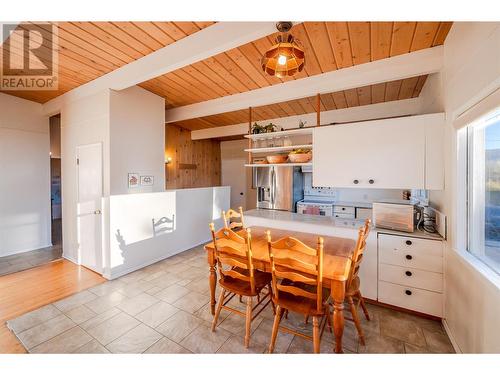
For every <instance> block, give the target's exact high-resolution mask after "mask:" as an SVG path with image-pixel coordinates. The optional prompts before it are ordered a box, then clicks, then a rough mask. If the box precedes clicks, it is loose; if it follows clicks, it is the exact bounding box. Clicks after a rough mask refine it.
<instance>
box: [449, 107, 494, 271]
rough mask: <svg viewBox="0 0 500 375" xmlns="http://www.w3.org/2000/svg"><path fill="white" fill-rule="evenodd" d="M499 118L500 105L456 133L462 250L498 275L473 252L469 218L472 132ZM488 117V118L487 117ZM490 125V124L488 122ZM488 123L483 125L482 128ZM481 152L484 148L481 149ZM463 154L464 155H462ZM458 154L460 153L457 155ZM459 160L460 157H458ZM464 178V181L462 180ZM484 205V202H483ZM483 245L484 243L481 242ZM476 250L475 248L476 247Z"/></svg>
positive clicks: (470, 207) (471, 181) (471, 216)
mask: <svg viewBox="0 0 500 375" xmlns="http://www.w3.org/2000/svg"><path fill="white" fill-rule="evenodd" d="M495 117H496V118H499V119H500V106H497V107H496V108H495V109H493V110H492V111H488V112H487V113H484V114H482V115H480V116H479V117H477V118H476V119H474V120H473V121H471V122H470V123H469V124H468V125H467V126H466V127H465V128H463V133H462V135H461V134H460V131H459V133H458V145H459V148H458V149H459V150H460V149H462V151H463V153H462V155H463V159H462V160H463V162H465V165H464V169H465V171H464V172H465V175H464V179H461V180H462V181H461V182H464V183H465V207H464V211H465V214H466V217H465V220H464V223H463V224H465V233H464V234H465V238H463V237H462V239H461V240H462V241H463V242H464V245H465V246H464V250H465V251H466V253H467V254H470V255H471V256H473V257H474V259H477V260H478V261H480V262H481V263H482V264H483V265H485V266H486V267H487V268H488V269H489V270H491V271H492V272H494V273H495V274H496V275H497V276H500V266H499V267H498V268H497V265H496V264H494V263H493V262H488V261H487V259H485V257H484V256H480V255H479V254H477V252H474V248H475V245H476V244H474V242H473V238H472V237H473V236H472V233H471V232H472V231H473V230H474V228H473V225H472V224H471V220H473V216H474V213H473V209H474V204H473V202H474V164H475V158H474V153H475V151H474V133H475V129H474V128H475V127H477V126H481V124H482V123H484V122H487V121H490V119H491V120H492V119H493V118H495ZM488 118H490V119H488ZM490 125H491V124H490ZM487 126H489V125H484V128H485V129H486V127H487ZM482 151H483V152H484V151H485V149H483V150H482ZM464 154H465V155H464ZM459 156H460V155H459ZM459 162H460V159H459ZM464 180H465V181H464ZM483 203H485V200H483ZM484 206H486V204H484ZM484 242H485V241H484ZM483 246H484V244H483ZM476 250H477V249H476Z"/></svg>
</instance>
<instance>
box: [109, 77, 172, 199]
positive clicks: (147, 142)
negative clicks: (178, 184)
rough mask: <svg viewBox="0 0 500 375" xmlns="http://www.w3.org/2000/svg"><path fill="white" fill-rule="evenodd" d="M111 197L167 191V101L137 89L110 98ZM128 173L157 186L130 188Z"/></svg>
mask: <svg viewBox="0 0 500 375" xmlns="http://www.w3.org/2000/svg"><path fill="white" fill-rule="evenodd" d="M110 142H111V144H110V152H111V155H110V160H111V168H110V173H111V176H110V182H111V186H110V194H112V195H115V194H126V193H145V192H148V193H150V192H158V191H164V190H165V156H164V154H165V99H164V98H162V97H160V96H158V95H155V94H153V93H151V92H149V91H147V90H144V89H142V88H140V87H138V86H134V87H131V88H128V89H126V90H122V91H111V94H110ZM128 173H139V174H140V175H147V176H153V177H154V185H152V186H139V187H137V188H132V189H129V188H128V179H127V175H128Z"/></svg>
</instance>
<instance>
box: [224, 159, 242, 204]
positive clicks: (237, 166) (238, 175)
mask: <svg viewBox="0 0 500 375" xmlns="http://www.w3.org/2000/svg"><path fill="white" fill-rule="evenodd" d="M245 160H246V159H244V158H231V159H226V160H222V165H221V167H222V168H221V169H222V185H223V186H231V207H232V208H233V209H235V210H236V209H237V208H238V207H240V206H241V207H243V209H244V210H245V209H246V207H245V206H246V190H247V182H246V170H245Z"/></svg>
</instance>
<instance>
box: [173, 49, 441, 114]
mask: <svg viewBox="0 0 500 375" xmlns="http://www.w3.org/2000/svg"><path fill="white" fill-rule="evenodd" d="M442 65H443V46H438V47H433V48H426V49H423V50H420V51H416V52H411V53H407V54H404V55H399V56H395V57H389V58H386V59H382V60H377V61H373V62H369V63H365V64H360V65H355V66H352V67H349V68H344V69H339V70H334V71H332V72H328V73H323V74H318V75H315V76H311V77H306V78H301V79H297V80H294V81H288V82H285V83H281V84H277V85H273V86H268V87H263V88H260V89H256V90H251V91H247V92H243V93H239V94H234V95H228V96H224V97H221V98H217V99H212V100H207V101H204V102H201V103H195V104H190V105H186V106H182V107H177V108H172V109H169V110H166V111H165V120H166V122H175V121H183V120H189V119H192V118H197V117H204V116H210V115H215V114H220V113H225V112H232V111H237V110H240V109H244V108H248V107H259V106H262V105H267V104H274V103H280V102H285V101H288V100H295V99H301V98H305V97H309V96H313V95H316V94H318V93H319V94H326V93H331V92H336V91H342V90H348V89H352V88H357V87H363V86H368V85H374V84H377V83H382V82H389V81H396V80H399V79H405V78H409V77H415V76H420V75H425V74H430V73H436V72H438V71H440V70H441V68H442Z"/></svg>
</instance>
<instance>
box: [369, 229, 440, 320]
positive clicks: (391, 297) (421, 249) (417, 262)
mask: <svg viewBox="0 0 500 375" xmlns="http://www.w3.org/2000/svg"><path fill="white" fill-rule="evenodd" d="M378 255H379V258H378V280H379V281H378V300H379V301H380V302H383V303H388V304H390V305H395V306H400V307H403V308H406V309H410V310H415V311H419V312H422V313H425V314H429V315H434V316H439V317H442V316H443V287H444V284H443V283H444V278H443V243H442V242H441V241H440V240H430V239H422V238H415V237H411V236H398V235H389V234H382V233H379V234H378Z"/></svg>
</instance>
